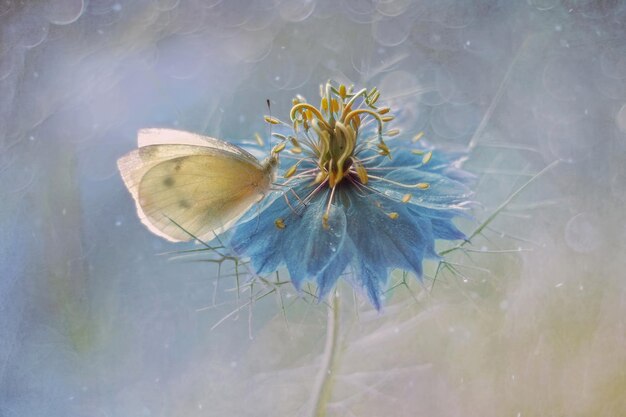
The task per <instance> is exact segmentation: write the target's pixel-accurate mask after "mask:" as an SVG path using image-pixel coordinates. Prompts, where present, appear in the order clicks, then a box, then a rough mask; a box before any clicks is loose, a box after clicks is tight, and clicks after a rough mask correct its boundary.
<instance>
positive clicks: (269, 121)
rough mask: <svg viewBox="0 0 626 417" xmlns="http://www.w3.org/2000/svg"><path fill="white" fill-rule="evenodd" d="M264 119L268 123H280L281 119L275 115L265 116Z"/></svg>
mask: <svg viewBox="0 0 626 417" xmlns="http://www.w3.org/2000/svg"><path fill="white" fill-rule="evenodd" d="M264 119H265V121H266V122H267V123H269V124H272V125H278V124H280V120H278V119H274V118H273V117H270V116H265V117H264Z"/></svg>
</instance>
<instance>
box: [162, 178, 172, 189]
mask: <svg viewBox="0 0 626 417" xmlns="http://www.w3.org/2000/svg"><path fill="white" fill-rule="evenodd" d="M163 185H165V186H166V187H171V186H173V185H174V178H172V177H165V179H164V180H163Z"/></svg>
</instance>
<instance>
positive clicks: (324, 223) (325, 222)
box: [322, 213, 330, 229]
mask: <svg viewBox="0 0 626 417" xmlns="http://www.w3.org/2000/svg"><path fill="white" fill-rule="evenodd" d="M322 227H324V229H329V228H330V226H329V225H328V213H324V214H323V215H322Z"/></svg>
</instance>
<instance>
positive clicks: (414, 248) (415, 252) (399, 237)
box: [346, 192, 434, 281]
mask: <svg viewBox="0 0 626 417" xmlns="http://www.w3.org/2000/svg"><path fill="white" fill-rule="evenodd" d="M346 194H347V195H348V199H349V207H348V208H347V212H346V217H347V219H348V224H347V233H348V236H350V239H351V240H352V242H353V243H354V246H355V248H356V249H355V253H356V254H357V258H359V259H361V260H362V262H363V263H365V264H368V265H370V266H372V265H381V266H383V267H384V269H385V268H402V269H406V270H409V271H413V272H414V273H415V274H416V275H417V276H418V277H419V276H421V274H422V260H423V258H424V255H425V254H429V255H430V254H432V253H434V237H433V233H432V229H431V225H430V221H429V220H428V219H426V218H422V217H419V216H415V215H412V214H411V212H409V210H408V209H407V206H406V205H405V204H403V203H397V202H394V201H389V200H387V199H384V198H382V199H381V198H380V197H379V196H377V195H375V194H372V195H369V196H361V195H358V194H357V193H356V192H351V193H346ZM378 204H380V207H378ZM390 212H395V213H398V217H397V218H396V219H391V218H390V217H389V216H388V213H390ZM369 270H370V271H373V270H377V268H373V267H370V268H369ZM385 275H386V274H385ZM386 279H387V278H386V276H385V278H384V280H385V281H386Z"/></svg>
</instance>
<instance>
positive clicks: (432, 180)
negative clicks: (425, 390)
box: [230, 83, 470, 309]
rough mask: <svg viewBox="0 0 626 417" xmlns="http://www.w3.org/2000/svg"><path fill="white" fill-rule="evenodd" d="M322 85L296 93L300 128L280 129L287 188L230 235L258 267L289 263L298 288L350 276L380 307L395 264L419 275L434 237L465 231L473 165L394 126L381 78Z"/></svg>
mask: <svg viewBox="0 0 626 417" xmlns="http://www.w3.org/2000/svg"><path fill="white" fill-rule="evenodd" d="M320 90H321V96H322V99H321V104H320V106H319V108H318V107H315V106H313V105H312V104H309V103H307V102H306V101H305V99H304V98H303V97H300V96H298V97H297V98H296V99H294V102H293V107H292V109H291V113H290V118H291V122H292V123H291V124H290V125H288V126H289V128H290V129H292V131H291V132H290V134H286V135H282V134H275V136H277V137H279V138H281V139H282V140H283V142H282V144H280V145H279V146H278V147H277V150H278V151H281V150H283V149H284V150H283V152H282V153H281V170H282V184H281V186H280V188H281V189H282V190H281V191H280V192H277V193H274V194H273V195H271V196H268V198H267V199H266V201H265V202H264V203H263V205H262V207H261V209H260V210H259V209H253V210H255V211H257V212H258V215H254V216H250V217H249V218H248V220H247V221H245V222H243V223H241V224H240V225H239V226H238V227H237V228H236V229H235V231H234V234H233V235H232V237H231V240H230V244H231V246H232V248H233V249H234V251H235V252H236V253H237V254H238V255H240V256H245V257H249V258H250V260H251V263H252V267H253V268H254V270H255V271H256V272H257V273H258V274H261V275H263V274H269V273H271V272H273V271H275V270H277V269H278V268H280V267H281V266H283V265H284V266H286V268H287V270H288V271H289V275H290V278H291V280H292V282H293V284H294V286H295V287H296V288H297V289H300V288H301V286H302V284H303V283H304V282H306V281H312V282H313V283H315V284H316V286H317V295H318V297H319V298H320V299H321V298H323V297H324V296H325V295H326V294H328V292H329V291H330V290H331V289H332V288H333V287H334V286H335V284H336V282H337V280H338V279H339V278H340V277H344V278H345V279H347V280H348V281H350V283H351V284H352V285H353V286H354V287H356V288H358V289H359V290H362V291H363V292H365V293H366V294H367V296H368V297H369V299H370V301H371V302H372V304H373V305H374V306H375V307H376V308H377V309H380V307H381V297H382V294H383V292H384V291H385V288H386V284H387V281H388V277H389V274H390V272H391V270H393V269H402V270H406V271H410V272H412V273H414V274H415V276H416V277H418V278H420V277H421V276H422V262H423V260H424V258H437V253H436V252H435V250H434V243H435V239H447V240H454V239H463V238H464V237H465V236H464V234H463V233H462V232H461V231H459V230H458V229H457V228H456V227H455V225H454V224H453V223H452V219H453V218H454V217H455V216H458V215H463V214H465V212H466V210H467V203H468V197H469V195H470V191H469V189H468V187H467V186H466V184H465V182H466V181H465V180H466V179H467V178H468V175H467V174H466V173H465V172H464V171H462V170H461V169H460V168H459V167H458V164H457V162H458V160H459V155H446V154H445V153H443V152H439V151H433V150H432V149H427V148H426V147H425V146H423V145H420V143H421V141H418V140H417V139H419V136H417V137H416V138H413V140H406V139H403V138H402V137H401V136H400V135H399V133H400V132H399V131H398V130H397V129H392V130H387V124H388V122H390V121H391V120H392V119H393V116H391V115H390V109H389V108H387V107H382V108H378V107H376V102H377V100H378V98H379V95H380V93H379V92H378V91H377V90H376V89H375V88H374V89H372V90H366V89H363V90H360V91H357V92H353V91H352V88H346V87H345V86H343V85H340V86H338V87H335V86H333V85H332V84H331V83H328V84H326V85H325V86H322V88H321V89H320ZM266 120H267V121H268V122H269V123H271V124H272V125H274V126H277V127H279V126H280V125H281V124H283V123H282V122H280V121H279V120H277V119H274V118H266ZM284 125H286V124H284Z"/></svg>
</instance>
